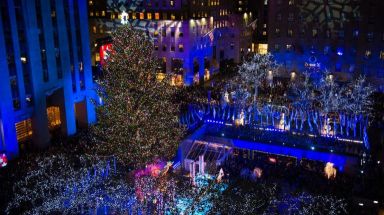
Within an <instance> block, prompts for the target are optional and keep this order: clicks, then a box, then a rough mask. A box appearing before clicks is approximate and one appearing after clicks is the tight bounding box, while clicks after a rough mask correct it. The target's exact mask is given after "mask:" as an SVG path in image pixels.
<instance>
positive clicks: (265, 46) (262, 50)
mask: <svg viewBox="0 0 384 215" xmlns="http://www.w3.org/2000/svg"><path fill="white" fill-rule="evenodd" d="M257 52H258V53H259V54H267V53H268V44H259V45H258V49H257Z"/></svg>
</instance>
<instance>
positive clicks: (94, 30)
mask: <svg viewBox="0 0 384 215" xmlns="http://www.w3.org/2000/svg"><path fill="white" fill-rule="evenodd" d="M92 32H93V33H94V34H96V32H97V28H96V26H93V27H92Z"/></svg>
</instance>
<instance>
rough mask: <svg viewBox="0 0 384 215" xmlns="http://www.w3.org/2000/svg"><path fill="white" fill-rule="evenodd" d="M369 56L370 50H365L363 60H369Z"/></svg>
mask: <svg viewBox="0 0 384 215" xmlns="http://www.w3.org/2000/svg"><path fill="white" fill-rule="evenodd" d="M371 55H372V52H371V50H366V51H365V58H367V59H369V58H371Z"/></svg>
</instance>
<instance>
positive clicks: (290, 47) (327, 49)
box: [274, 44, 384, 60]
mask: <svg viewBox="0 0 384 215" xmlns="http://www.w3.org/2000/svg"><path fill="white" fill-rule="evenodd" d="M274 48H275V51H279V50H280V49H281V46H280V44H275V47H274ZM294 48H295V47H294V46H293V45H292V44H287V45H285V49H286V50H287V51H293V50H294ZM331 52H332V50H331V47H329V46H326V47H324V50H323V53H324V55H329V54H331ZM352 52H356V50H352ZM335 54H337V55H338V56H343V55H344V51H343V50H342V49H337V50H336V51H335ZM364 57H365V58H367V59H371V58H372V51H371V50H369V49H367V50H366V51H365V52H364ZM379 59H381V60H384V50H383V51H380V53H379Z"/></svg>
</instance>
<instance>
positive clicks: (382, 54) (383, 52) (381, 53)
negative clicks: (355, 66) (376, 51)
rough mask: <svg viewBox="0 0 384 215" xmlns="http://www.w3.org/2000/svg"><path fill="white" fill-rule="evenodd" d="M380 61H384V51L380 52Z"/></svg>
mask: <svg viewBox="0 0 384 215" xmlns="http://www.w3.org/2000/svg"><path fill="white" fill-rule="evenodd" d="M380 59H381V60H384V51H381V52H380Z"/></svg>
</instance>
